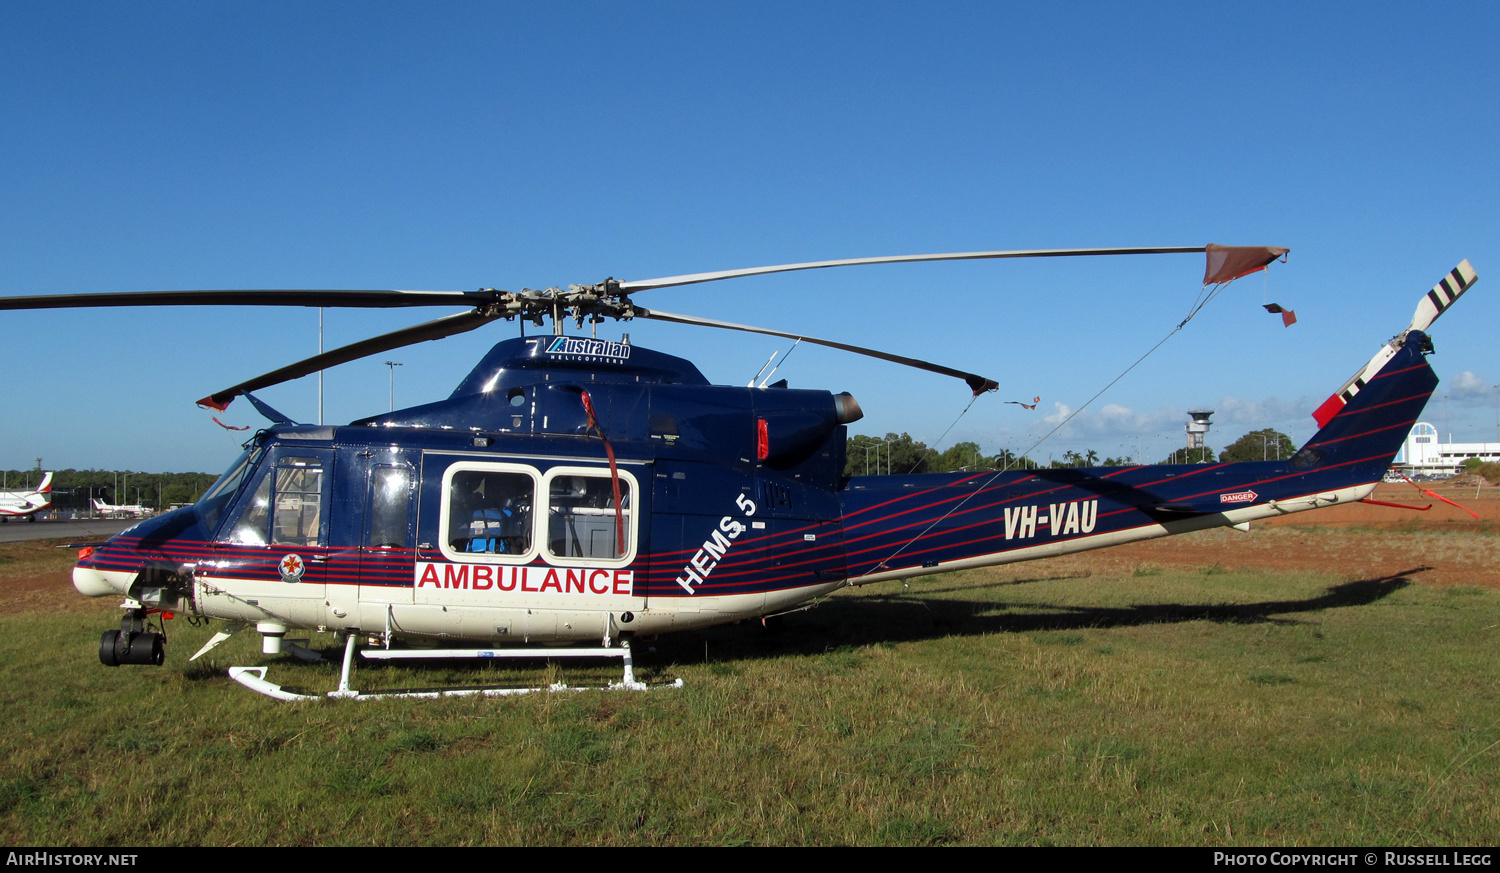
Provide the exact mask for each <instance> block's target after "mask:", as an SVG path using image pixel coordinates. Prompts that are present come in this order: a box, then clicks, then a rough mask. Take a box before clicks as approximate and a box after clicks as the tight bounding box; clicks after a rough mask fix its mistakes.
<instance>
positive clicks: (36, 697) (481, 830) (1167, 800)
mask: <svg viewBox="0 0 1500 873" xmlns="http://www.w3.org/2000/svg"><path fill="white" fill-rule="evenodd" d="M1212 535H1215V536H1216V535H1217V534H1212ZM1326 535H1327V536H1339V535H1341V534H1339V533H1337V532H1328V533H1327V534H1326ZM1475 536H1482V535H1479V534H1476V535H1475ZM7 548H8V549H9V551H5V550H0V584H4V583H5V582H6V581H8V580H10V579H14V578H20V577H21V576H23V575H24V574H26V573H29V572H35V571H36V570H37V568H40V569H41V570H43V571H45V572H49V573H57V572H59V568H60V567H66V566H67V564H68V558H69V556H68V555H66V554H64V555H62V556H61V557H60V558H59V557H57V556H55V555H50V554H46V553H44V552H43V551H42V550H41V549H39V548H31V549H26V548H21V547H7ZM1056 566H1059V565H1053V564H1049V563H1039V564H1029V565H1018V566H1015V567H1011V568H1004V569H1000V570H996V571H976V572H970V573H963V574H954V575H948V576H940V577H932V578H928V579H922V580H918V581H915V582H913V583H912V584H911V585H910V587H909V588H903V587H902V586H901V585H900V584H898V583H888V584H882V585H879V586H872V588H871V589H867V590H863V591H851V592H846V593H843V594H840V595H839V596H837V597H834V598H832V599H831V600H829V601H827V602H825V603H823V604H821V605H819V606H818V607H817V608H815V609H812V610H809V611H806V612H802V613H797V614H793V615H789V616H785V617H783V618H780V619H777V620H774V621H773V622H772V626H771V628H770V629H766V628H763V627H761V626H760V624H758V623H755V624H744V625H736V626H729V627H725V628H720V629H715V630H712V631H708V632H703V633H687V634H682V635H678V636H675V637H666V638H662V639H661V640H658V641H656V642H654V643H652V644H649V645H654V647H655V651H654V652H647V651H645V650H646V648H647V645H648V644H644V643H643V644H638V655H639V662H638V671H639V672H640V673H641V674H642V675H643V676H644V677H645V678H648V679H657V680H659V679H666V678H676V677H681V678H683V679H684V680H685V681H686V683H687V687H686V688H683V689H681V690H659V691H652V692H649V693H620V692H588V693H560V694H539V695H532V696H528V697H521V698H503V699H460V700H445V701H437V702H416V701H382V702H366V703H349V702H342V703H336V702H319V703H313V704H285V703H278V702H276V701H272V700H269V699H266V698H263V697H260V696H258V695H255V694H252V693H251V692H249V691H247V690H245V689H242V688H240V687H239V686H238V685H236V684H234V683H233V682H231V681H230V680H229V679H228V678H227V677H226V676H225V675H224V668H225V667H226V666H228V665H231V664H245V665H254V664H260V663H267V660H266V659H264V658H263V656H261V655H260V654H259V652H258V638H255V637H254V635H253V634H251V633H248V632H247V633H245V634H241V635H240V636H238V637H236V638H234V639H233V640H231V641H230V642H229V643H226V644H225V645H223V646H221V647H220V648H219V649H217V650H215V652H214V653H213V655H212V658H211V659H208V660H211V663H208V664H203V665H188V664H187V661H186V659H187V657H188V656H189V655H191V654H192V653H193V652H194V651H196V649H197V648H198V646H199V645H201V644H202V642H203V641H205V640H206V639H207V637H208V636H209V635H210V634H211V633H212V629H210V628H192V627H188V626H187V625H186V622H185V621H184V620H182V619H180V618H179V619H178V620H176V621H173V622H171V623H169V626H168V627H169V632H170V633H171V634H172V635H173V637H172V640H171V644H170V646H169V649H168V652H169V654H168V661H167V665H166V666H165V667H162V668H151V667H121V668H117V669H110V668H106V667H103V666H102V665H100V664H99V663H98V660H97V655H96V653H97V646H98V638H99V634H100V632H101V631H103V630H105V629H107V628H109V627H111V626H112V625H113V624H114V623H115V622H116V621H117V620H118V611H117V610H116V609H115V608H114V605H113V604H112V603H90V602H83V601H81V599H80V598H77V597H76V596H73V594H72V590H71V588H69V587H63V586H64V585H65V584H66V583H60V584H59V587H58V589H57V602H56V604H55V606H56V608H55V609H52V610H49V609H46V608H43V605H37V604H36V603H35V602H34V601H27V602H26V605H25V606H24V608H22V609H21V610H19V611H12V612H11V613H9V614H7V615H6V616H5V618H4V619H3V620H0V676H3V678H4V685H3V688H0V694H3V695H4V706H3V708H0V713H3V716H0V718H3V720H4V730H3V731H0V744H3V749H4V754H3V756H0V838H3V839H4V840H5V841H6V842H7V843H10V844H28V845H53V846H62V845H80V846H81V845H98V846H139V845H197V844H203V845H241V844H245V845H263V844H264V845H337V844H352V845H372V844H378V845H427V844H433V845H468V844H522V843H525V844H570V845H571V844H579V845H696V844H710V845H727V844H799V845H830V844H859V845H927V844H974V845H1010V844H1063V845H1097V844H1167V845H1176V844H1181V845H1211V846H1212V845H1261V844H1269V845H1432V844H1441V845H1448V844H1454V845H1494V844H1495V843H1497V842H1500V799H1497V798H1500V792H1497V788H1500V785H1497V776H1500V745H1497V743H1500V665H1497V661H1496V657H1495V655H1496V643H1497V640H1500V591H1497V590H1494V589H1490V588H1480V587H1434V586H1424V585H1422V584H1420V583H1419V582H1418V581H1417V580H1415V579H1407V578H1400V577H1397V578H1387V579H1363V580H1357V581H1343V580H1339V579H1336V578H1331V577H1327V576H1318V575H1311V574H1305V573H1299V572H1284V573H1270V574H1238V573H1224V572H1219V571H1217V570H1215V569H1213V568H1205V569H1203V570H1198V571H1192V572H1181V571H1176V570H1162V569H1159V568H1157V567H1154V566H1150V565H1142V566H1139V567H1137V568H1135V570H1134V571H1133V572H1129V573H1125V574H1121V575H1102V574H1097V573H1093V574H1090V572H1089V571H1088V570H1087V569H1086V567H1087V565H1086V563H1081V562H1074V563H1069V564H1064V565H1060V566H1063V567H1064V568H1065V569H1066V572H1062V571H1059V570H1057V569H1056ZM1080 567H1083V568H1085V569H1079V568H1080ZM313 644H314V646H316V647H319V648H322V649H326V650H327V653H328V654H329V655H330V656H331V657H335V658H336V657H337V654H338V648H337V647H338V641H337V640H336V638H334V637H333V636H331V635H328V636H321V637H319V636H315V637H314V638H313ZM272 663H273V666H272V669H271V672H270V675H269V678H270V679H271V680H272V681H274V682H280V683H282V684H285V685H289V686H298V687H304V688H317V689H323V690H326V689H331V688H333V687H334V686H335V685H336V684H337V666H336V663H335V664H330V665H315V666H306V665H301V664H296V663H293V662H291V660H290V659H274V661H273V662H272ZM615 669H616V668H615V667H612V666H607V665H600V666H598V667H594V666H584V665H579V664H577V663H571V664H566V665H564V666H562V667H560V668H554V667H548V666H546V665H545V664H533V663H531V662H520V663H519V664H512V665H505V664H494V663H487V664H482V665H470V664H458V665H454V664H451V663H450V664H445V665H437V666H427V667H420V666H417V667H411V666H401V667H380V666H368V665H364V666H361V668H360V669H359V670H357V671H356V675H355V683H354V684H355V686H356V687H360V688H365V689H371V688H378V687H387V688H389V687H401V686H425V685H440V684H448V683H467V684H475V683H482V684H508V683H515V684H523V683H534V682H537V681H541V680H547V679H552V678H557V677H562V678H564V679H566V680H567V681H569V682H572V683H580V682H590V681H600V680H603V679H605V678H609V677H611V676H613V675H615Z"/></svg>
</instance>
